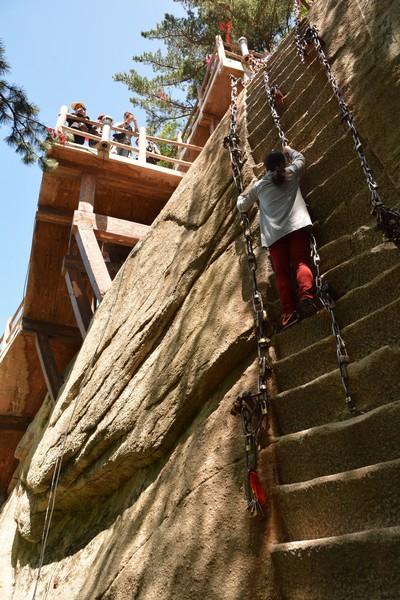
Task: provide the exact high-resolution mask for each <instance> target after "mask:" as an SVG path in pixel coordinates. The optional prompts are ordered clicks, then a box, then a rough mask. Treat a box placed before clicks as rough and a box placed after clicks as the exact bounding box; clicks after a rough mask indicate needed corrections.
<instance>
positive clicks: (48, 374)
mask: <svg viewBox="0 0 400 600" xmlns="http://www.w3.org/2000/svg"><path fill="white" fill-rule="evenodd" d="M35 345H36V351H37V354H38V357H39V362H40V366H41V367H42V373H43V377H44V380H45V382H46V387H47V391H48V393H49V394H50V398H51V399H52V400H53V402H55V401H56V400H57V396H58V392H59V391H60V387H61V384H62V377H61V375H60V374H59V372H58V370H57V365H56V361H55V360H54V354H53V350H52V349H51V346H50V342H49V337H48V336H47V335H46V334H44V333H36V335H35Z"/></svg>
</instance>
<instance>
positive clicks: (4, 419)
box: [0, 413, 33, 431]
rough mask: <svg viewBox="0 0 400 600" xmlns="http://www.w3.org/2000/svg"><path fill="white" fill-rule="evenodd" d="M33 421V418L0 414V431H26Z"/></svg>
mask: <svg viewBox="0 0 400 600" xmlns="http://www.w3.org/2000/svg"><path fill="white" fill-rule="evenodd" d="M32 420H33V418H32V417H27V416H26V415H14V414H13V413H0V430H3V431H4V430H5V431H25V430H26V429H27V427H28V425H29V424H30V423H31V422H32Z"/></svg>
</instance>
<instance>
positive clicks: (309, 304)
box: [299, 298, 317, 319]
mask: <svg viewBox="0 0 400 600" xmlns="http://www.w3.org/2000/svg"><path fill="white" fill-rule="evenodd" d="M316 312H317V307H316V306H315V303H314V301H313V300H311V298H304V299H303V300H300V304H299V313H300V316H301V318H302V319H307V318H308V317H312V316H313V315H315V313H316Z"/></svg>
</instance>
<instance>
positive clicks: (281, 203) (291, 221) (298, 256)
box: [237, 146, 316, 328]
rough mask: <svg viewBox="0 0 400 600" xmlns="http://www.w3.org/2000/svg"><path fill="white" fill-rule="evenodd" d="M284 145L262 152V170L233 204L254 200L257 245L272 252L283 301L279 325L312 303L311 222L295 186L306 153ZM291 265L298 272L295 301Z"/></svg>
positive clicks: (311, 308)
mask: <svg viewBox="0 0 400 600" xmlns="http://www.w3.org/2000/svg"><path fill="white" fill-rule="evenodd" d="M283 150H284V153H282V152H279V151H273V152H271V153H270V154H268V155H267V156H266V158H265V160H264V166H265V169H266V173H265V175H264V176H263V177H262V178H261V179H259V180H258V181H257V182H255V183H254V185H252V187H251V188H250V190H249V192H248V193H246V194H243V195H240V196H239V197H238V200H237V208H238V209H239V211H240V212H247V211H248V210H249V209H250V207H251V206H252V205H253V204H254V203H255V202H257V203H258V206H259V210H260V229H261V245H262V246H263V247H264V248H268V249H269V252H270V256H271V261H272V266H273V269H274V271H275V275H276V284H277V288H278V293H279V297H280V301H281V306H282V326H283V327H284V328H286V327H290V326H291V325H294V324H295V323H297V322H298V321H299V320H300V319H301V318H306V317H309V316H311V315H313V314H314V313H315V312H316V306H315V303H314V276H313V272H312V270H311V253H310V230H311V226H312V222H311V218H310V215H309V213H308V210H307V207H306V204H305V202H304V199H303V196H302V193H301V190H300V186H299V180H300V176H301V173H302V171H303V169H304V165H305V158H304V156H303V155H302V154H301V153H300V152H297V151H296V150H293V149H292V148H290V146H285V148H284V149H283ZM285 155H286V156H287V157H288V161H289V164H288V165H287V163H286V159H285ZM291 268H293V270H294V272H295V274H296V281H297V286H298V295H299V303H298V305H297V302H296V293H295V290H294V288H293V284H292V280H291Z"/></svg>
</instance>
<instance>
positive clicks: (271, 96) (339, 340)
mask: <svg viewBox="0 0 400 600" xmlns="http://www.w3.org/2000/svg"><path fill="white" fill-rule="evenodd" d="M264 86H265V91H266V94H267V98H268V103H269V107H270V110H271V114H272V118H273V120H274V123H275V126H276V128H277V130H278V134H279V139H280V140H281V143H282V147H284V146H285V145H286V144H287V141H286V140H287V138H286V135H285V132H284V131H283V129H282V126H281V120H280V117H279V114H278V111H277V109H276V104H275V97H276V90H277V88H276V87H274V86H272V87H271V84H270V79H269V75H268V73H267V70H266V69H265V71H264ZM310 246H311V259H312V261H313V264H314V270H315V290H316V294H317V297H318V298H319V300H320V302H321V304H322V306H323V307H324V308H325V310H326V311H327V312H328V314H329V316H330V319H331V323H332V334H333V336H334V338H335V343H336V357H337V361H338V367H339V373H340V379H341V382H342V386H343V389H344V392H345V402H346V406H347V407H348V409H349V411H350V413H351V414H353V415H358V414H361V413H360V411H359V410H358V408H357V407H356V405H355V402H354V400H353V398H352V396H351V392H350V388H349V377H348V372H347V365H348V364H349V362H350V358H349V355H348V353H347V349H346V344H345V342H344V340H343V337H342V334H341V330H340V326H339V323H338V321H337V319H336V316H335V311H334V308H335V301H334V299H333V297H332V294H331V291H330V286H329V284H328V282H327V281H326V280H322V277H321V273H320V262H321V261H320V257H319V254H318V248H317V242H316V239H315V237H314V235H313V233H311V235H310Z"/></svg>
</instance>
